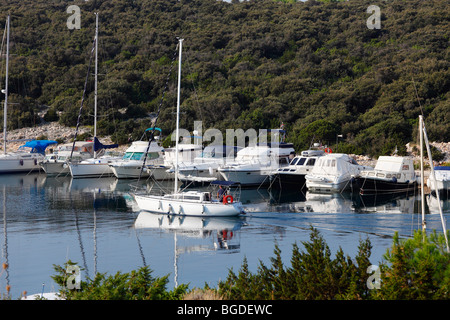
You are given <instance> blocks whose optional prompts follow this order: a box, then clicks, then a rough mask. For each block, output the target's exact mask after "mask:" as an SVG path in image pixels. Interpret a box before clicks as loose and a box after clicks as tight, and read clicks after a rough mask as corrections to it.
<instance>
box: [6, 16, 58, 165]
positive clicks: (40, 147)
mask: <svg viewBox="0 0 450 320" xmlns="http://www.w3.org/2000/svg"><path fill="white" fill-rule="evenodd" d="M10 21H11V17H10V16H9V15H8V18H7V20H6V31H7V32H6V69H5V89H3V90H2V93H4V94H5V104H4V109H3V154H0V173H13V172H14V173H15V172H31V171H39V170H40V165H39V162H40V161H42V160H43V159H44V155H45V149H46V148H47V147H48V146H49V145H52V144H57V142H56V141H53V140H33V141H28V142H27V143H25V144H24V145H23V146H21V147H19V150H17V151H15V152H6V146H7V143H8V140H7V118H8V75H9V30H10ZM27 148H29V149H30V150H31V151H30V152H28V151H27Z"/></svg>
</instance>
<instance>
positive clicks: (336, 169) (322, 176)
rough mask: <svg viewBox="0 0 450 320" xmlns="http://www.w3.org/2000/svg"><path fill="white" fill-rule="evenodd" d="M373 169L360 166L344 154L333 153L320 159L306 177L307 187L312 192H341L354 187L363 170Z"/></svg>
mask: <svg viewBox="0 0 450 320" xmlns="http://www.w3.org/2000/svg"><path fill="white" fill-rule="evenodd" d="M370 168H371V167H367V166H362V165H359V164H358V163H357V162H356V161H355V160H354V159H353V158H351V157H349V156H348V155H347V154H344V153H331V154H327V155H326V156H323V157H320V158H319V159H318V160H317V161H316V164H315V165H314V168H313V169H312V171H311V173H310V174H307V175H306V176H305V179H306V187H307V188H308V190H309V191H311V192H325V193H328V192H341V191H343V190H346V189H350V188H351V187H353V186H354V183H355V178H356V177H357V176H358V175H359V174H360V172H361V171H362V170H367V169H370Z"/></svg>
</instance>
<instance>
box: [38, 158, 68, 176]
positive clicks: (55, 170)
mask: <svg viewBox="0 0 450 320" xmlns="http://www.w3.org/2000/svg"><path fill="white" fill-rule="evenodd" d="M65 163H66V162H58V161H55V162H50V161H44V162H42V163H41V168H42V170H44V172H45V173H46V174H47V175H60V174H62V175H66V174H70V170H69V167H68V166H64V164H65Z"/></svg>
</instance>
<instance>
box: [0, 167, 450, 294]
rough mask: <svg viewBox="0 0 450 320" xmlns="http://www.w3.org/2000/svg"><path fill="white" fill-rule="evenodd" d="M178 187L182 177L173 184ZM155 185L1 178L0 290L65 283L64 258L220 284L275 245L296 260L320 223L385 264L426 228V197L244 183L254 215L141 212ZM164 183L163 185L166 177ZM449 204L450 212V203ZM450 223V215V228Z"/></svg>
mask: <svg viewBox="0 0 450 320" xmlns="http://www.w3.org/2000/svg"><path fill="white" fill-rule="evenodd" d="M163 184H164V187H168V188H171V184H172V182H164V183H163ZM152 186H153V187H154V185H153V182H150V181H146V180H141V181H139V182H138V181H136V180H117V179H116V178H96V179H72V178H70V177H58V178H56V177H47V176H46V175H45V174H43V173H33V174H28V175H21V174H18V175H17V174H16V175H1V176H0V212H1V217H2V219H1V224H2V227H1V232H0V239H1V257H0V259H1V264H4V263H7V264H8V268H7V269H5V270H3V271H1V273H0V294H3V295H4V294H6V287H7V286H10V288H11V289H10V296H11V298H12V299H18V298H19V297H20V296H21V294H22V292H23V291H27V293H28V294H34V293H41V292H51V291H57V290H59V287H58V285H57V284H56V283H55V282H54V281H53V280H52V279H51V276H52V275H56V272H55V271H54V269H53V268H54V265H59V266H63V265H64V263H65V262H66V261H67V260H71V261H73V262H76V263H77V265H78V266H79V267H80V268H81V277H82V278H83V279H86V278H93V277H94V275H95V273H97V272H100V273H108V274H111V275H112V274H115V273H117V272H130V271H131V270H136V269H138V268H140V267H142V266H148V267H149V268H150V269H151V270H152V275H153V276H154V277H162V276H166V275H168V277H169V280H170V282H169V285H168V289H172V288H173V287H174V286H176V285H180V284H188V285H189V288H194V287H201V288H202V287H203V286H204V285H205V284H208V285H209V286H212V287H216V286H217V283H218V281H219V280H225V279H226V277H227V275H228V273H229V270H230V269H232V270H233V271H234V272H238V271H239V269H240V268H241V266H242V263H243V261H244V259H245V258H246V259H247V261H248V265H249V268H250V271H252V272H256V271H257V268H258V266H259V265H260V263H264V264H265V265H270V258H271V257H274V249H275V246H276V245H278V247H279V248H280V249H281V252H282V257H283V261H284V264H285V266H289V265H290V258H291V254H292V245H293V244H294V243H297V244H298V245H299V247H300V249H301V250H302V249H303V245H302V242H305V241H309V236H310V228H311V227H314V228H317V229H318V230H319V231H320V233H321V234H322V236H323V237H324V239H325V240H326V242H327V244H328V246H329V247H330V250H331V253H332V256H333V257H334V255H335V254H336V251H337V250H338V249H339V248H340V247H341V248H342V249H343V251H344V253H345V254H347V255H349V256H350V257H352V258H354V257H355V255H356V253H357V250H358V245H359V241H360V240H365V239H366V238H367V237H368V238H369V239H370V241H371V243H372V246H373V248H372V255H371V262H372V263H373V264H374V265H378V264H379V263H380V262H381V261H383V255H384V254H385V253H386V250H387V249H388V248H389V247H390V246H391V244H392V237H393V235H394V234H395V232H398V233H399V235H400V236H401V237H409V236H411V235H412V234H413V232H414V230H417V229H420V228H421V222H422V215H421V213H420V212H421V211H420V210H421V201H420V194H419V192H417V193H416V194H414V193H413V194H409V195H402V196H397V197H394V196H389V197H371V198H361V196H359V195H355V194H348V193H339V194H333V195H329V194H311V193H308V192H306V193H302V192H300V191H299V190H282V191H281V192H280V191H279V190H271V189H265V188H259V189H258V188H255V189H243V190H241V201H242V202H243V204H244V207H245V210H246V212H247V214H246V215H245V216H244V217H238V218H211V219H201V218H194V217H184V218H183V217H173V216H167V215H157V214H152V213H146V212H140V211H139V208H138V207H137V205H136V203H135V201H134V199H133V197H132V195H131V194H130V191H131V190H132V188H134V187H143V188H150V187H152ZM158 186H159V184H158ZM441 205H442V208H443V211H444V217H445V220H446V221H448V220H449V219H450V217H449V216H450V201H449V200H443V201H441ZM426 220H427V228H428V230H432V229H436V230H437V231H438V232H442V224H441V219H440V215H439V211H438V205H437V201H436V198H434V197H432V196H431V197H427V199H426ZM449 227H450V226H449V223H448V222H446V228H447V229H448V228H449Z"/></svg>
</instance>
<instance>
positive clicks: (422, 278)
mask: <svg viewBox="0 0 450 320" xmlns="http://www.w3.org/2000/svg"><path fill="white" fill-rule="evenodd" d="M444 243H445V239H444V237H443V235H442V234H441V235H439V236H438V235H437V234H436V233H435V232H434V233H432V234H430V235H428V236H426V237H423V233H422V232H421V231H417V232H415V234H414V237H413V238H410V239H403V240H401V239H400V238H399V236H398V234H396V235H395V236H394V242H393V246H392V248H390V249H388V250H387V253H386V254H385V255H384V258H385V259H386V260H387V261H386V262H383V263H381V264H380V269H379V270H380V280H381V283H380V286H379V288H378V289H372V290H371V289H369V288H368V284H367V280H368V279H369V277H370V276H371V275H372V273H371V272H369V273H368V269H367V268H368V267H369V266H370V265H371V263H370V262H369V257H370V254H371V248H372V246H371V244H370V241H369V239H367V240H365V241H360V244H359V250H358V254H357V256H356V258H355V260H352V259H350V257H348V256H344V253H343V252H342V249H339V250H338V252H337V254H336V257H335V258H334V259H332V258H331V254H330V249H329V247H328V246H327V244H326V243H325V241H324V239H323V237H322V236H321V235H320V234H319V232H318V231H317V230H316V229H312V232H311V236H310V242H309V243H306V242H305V243H303V245H304V247H305V250H306V251H305V252H300V251H299V248H298V246H297V245H294V247H293V253H292V258H291V267H289V268H285V267H284V266H283V263H282V261H281V258H280V253H281V252H280V250H279V249H278V248H276V249H275V257H274V258H271V262H272V265H271V266H270V267H267V266H265V265H264V264H263V263H260V267H259V268H258V272H257V273H255V274H253V273H251V272H250V271H249V270H248V264H247V261H245V260H244V263H243V265H242V267H241V269H240V271H239V273H238V274H235V273H234V272H233V271H232V270H230V272H229V275H228V278H227V279H226V280H225V281H222V282H220V283H219V292H220V293H221V294H223V295H224V296H225V297H226V298H227V299H308V300H309V299H316V300H317V299H318V300H330V299H346V300H347V299H383V300H401V299H414V300H421V299H449V297H450V296H449V289H450V254H449V253H448V252H447V251H446V247H445V245H444Z"/></svg>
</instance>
